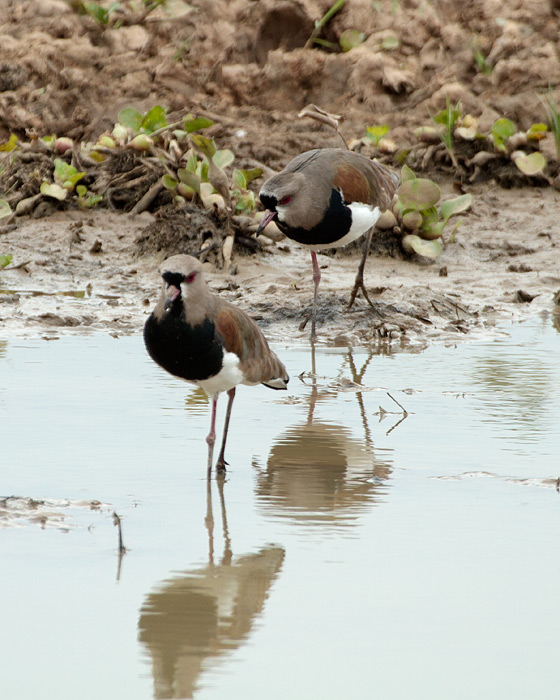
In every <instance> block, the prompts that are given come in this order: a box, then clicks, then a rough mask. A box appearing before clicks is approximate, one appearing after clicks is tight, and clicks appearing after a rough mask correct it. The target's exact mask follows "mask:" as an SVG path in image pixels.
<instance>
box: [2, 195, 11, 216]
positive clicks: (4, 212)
mask: <svg viewBox="0 0 560 700" xmlns="http://www.w3.org/2000/svg"><path fill="white" fill-rule="evenodd" d="M11 213H12V208H11V206H10V205H9V204H8V202H6V200H5V199H0V219H3V218H4V217H6V216H10V214H11Z"/></svg>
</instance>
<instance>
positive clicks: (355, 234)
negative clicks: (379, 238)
mask: <svg viewBox="0 0 560 700" xmlns="http://www.w3.org/2000/svg"><path fill="white" fill-rule="evenodd" d="M348 208H349V209H350V210H351V212H352V225H351V226H350V230H349V231H348V233H347V234H346V235H345V236H343V237H342V238H339V239H338V240H337V241H333V242H332V243H323V244H321V245H308V244H306V245H305V247H306V248H310V249H311V250H324V249H325V248H342V247H343V246H345V245H348V244H349V243H352V242H353V241H355V240H357V239H358V238H360V236H363V235H364V233H366V231H369V230H370V228H372V227H373V226H375V224H376V222H377V219H379V216H380V214H381V212H380V211H379V207H372V206H371V205H369V204H363V203H362V202H352V204H349V205H348Z"/></svg>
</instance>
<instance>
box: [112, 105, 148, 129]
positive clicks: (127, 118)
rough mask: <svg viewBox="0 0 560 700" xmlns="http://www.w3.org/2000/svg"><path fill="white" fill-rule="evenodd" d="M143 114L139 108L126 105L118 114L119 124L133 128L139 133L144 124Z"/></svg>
mask: <svg viewBox="0 0 560 700" xmlns="http://www.w3.org/2000/svg"><path fill="white" fill-rule="evenodd" d="M142 119H143V117H142V115H141V114H140V112H139V111H138V110H137V109H133V108H132V107H125V108H124V109H121V111H120V112H119V114H118V116H117V120H118V122H119V124H122V126H125V127H126V128H127V129H132V131H133V132H134V133H135V134H137V133H138V132H139V131H140V127H141V126H142Z"/></svg>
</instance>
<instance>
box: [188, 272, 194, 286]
mask: <svg viewBox="0 0 560 700" xmlns="http://www.w3.org/2000/svg"><path fill="white" fill-rule="evenodd" d="M195 277H196V272H191V274H190V275H187V276H186V277H185V282H186V283H187V284H190V283H191V282H193V281H194V278H195Z"/></svg>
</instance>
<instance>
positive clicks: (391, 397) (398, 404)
mask: <svg viewBox="0 0 560 700" xmlns="http://www.w3.org/2000/svg"><path fill="white" fill-rule="evenodd" d="M386 393H387V396H388V397H389V398H390V399H393V401H394V402H395V403H396V404H397V406H398V407H399V408H400V409H401V411H402V412H403V413H404V415H405V416H408V411H407V410H406V408H405V407H404V406H401V404H400V403H399V402H398V401H397V399H396V398H395V397H394V396H391V394H390V393H389V392H386Z"/></svg>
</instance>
